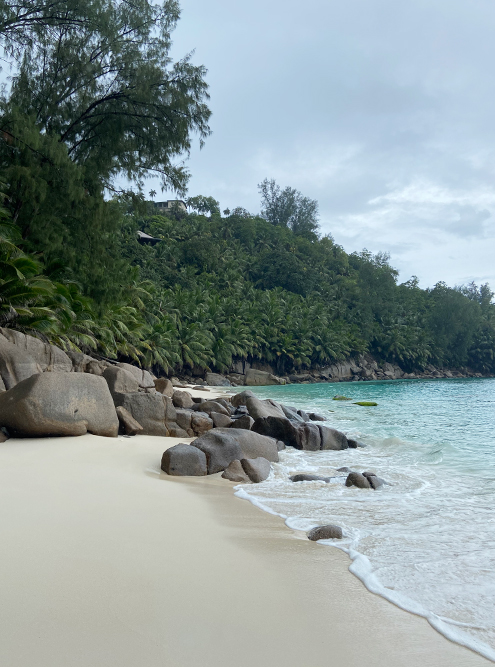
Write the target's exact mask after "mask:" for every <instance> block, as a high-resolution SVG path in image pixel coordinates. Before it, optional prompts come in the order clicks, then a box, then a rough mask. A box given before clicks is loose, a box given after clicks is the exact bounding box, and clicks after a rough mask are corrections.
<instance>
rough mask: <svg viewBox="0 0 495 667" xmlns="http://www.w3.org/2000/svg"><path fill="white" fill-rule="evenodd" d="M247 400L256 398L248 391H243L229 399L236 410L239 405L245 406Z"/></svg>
mask: <svg viewBox="0 0 495 667" xmlns="http://www.w3.org/2000/svg"><path fill="white" fill-rule="evenodd" d="M248 398H256V397H255V395H254V394H253V392H252V391H251V390H249V389H246V390H245V391H240V392H239V393H238V394H234V395H233V396H232V399H231V403H232V405H233V406H234V407H235V408H238V407H239V405H246V401H247V399H248Z"/></svg>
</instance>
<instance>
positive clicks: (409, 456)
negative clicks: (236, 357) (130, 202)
mask: <svg viewBox="0 0 495 667" xmlns="http://www.w3.org/2000/svg"><path fill="white" fill-rule="evenodd" d="M251 389H252V390H253V391H254V392H255V393H256V395H258V396H259V397H260V398H273V399H274V400H277V401H280V402H281V403H284V404H286V405H292V406H295V407H297V408H302V409H304V410H306V411H314V412H318V413H321V414H322V415H324V416H325V417H326V418H327V420H328V421H326V422H325V425H327V426H331V427H333V428H336V429H339V430H341V431H343V432H344V433H346V435H348V436H349V437H352V438H354V439H357V440H358V441H360V442H362V443H363V444H365V445H366V447H365V448H359V449H348V450H344V451H338V452H334V451H324V452H302V451H298V450H295V449H293V448H291V447H288V448H287V449H286V450H284V451H282V452H280V463H277V464H272V468H273V470H272V473H271V475H270V477H269V478H268V480H266V481H265V482H263V483H261V484H256V485H254V484H253V485H240V486H237V487H236V489H235V492H236V494H237V495H238V496H240V497H242V498H245V499H246V500H250V501H251V502H253V503H254V504H256V505H258V506H259V507H260V508H261V509H264V510H265V511H268V512H271V513H276V514H279V515H280V516H282V517H283V518H284V519H285V521H286V524H287V526H288V527H289V528H291V529H293V530H303V531H307V530H309V529H310V528H312V527H314V526H316V525H321V524H326V523H333V524H338V525H340V526H341V527H342V529H343V531H344V539H343V540H327V541H321V542H320V543H319V544H321V545H322V546H327V547H334V548H335V547H337V548H340V549H343V550H344V551H346V552H347V553H348V554H349V556H350V558H351V565H350V568H349V569H350V570H351V572H352V573H353V574H355V575H356V576H357V577H359V578H360V579H361V580H362V581H363V583H364V584H365V586H366V587H367V588H368V589H369V590H370V591H372V592H373V593H377V594H378V595H382V596H383V597H385V598H387V599H388V600H390V601H391V602H393V603H394V604H396V605H398V606H400V607H402V608H403V609H406V610H408V611H411V612H413V613H416V614H419V615H421V616H424V617H425V618H427V619H428V621H429V622H430V623H431V625H432V626H433V627H435V628H436V629H437V630H438V631H439V632H441V633H442V634H444V635H445V636H446V637H448V638H449V639H451V640H453V641H456V642H458V643H460V644H463V645H465V646H468V647H469V648H471V649H473V650H475V651H477V652H478V653H480V654H482V655H484V656H485V657H487V658H489V659H491V660H493V661H495V379H493V378H488V379H487V378H484V379H454V380H398V381H386V382H352V383H344V382H339V383H324V384H308V385H288V386H274V387H259V388H251ZM337 394H338V395H345V396H348V397H350V398H352V401H334V400H332V398H333V396H335V395H337ZM353 401H376V402H377V403H378V405H377V406H376V407H361V406H358V405H354V404H353ZM343 466H347V467H349V468H351V469H352V470H356V471H358V472H363V471H365V470H368V471H372V472H375V473H376V474H377V475H378V476H379V477H381V478H382V479H384V480H385V481H386V482H388V484H387V485H385V486H383V487H382V488H381V489H379V490H377V491H372V490H365V489H357V488H355V487H352V488H348V487H346V486H345V485H344V482H345V479H346V474H345V473H339V472H337V468H340V467H343ZM298 472H308V473H313V474H320V475H325V476H330V477H332V480H331V483H329V484H326V483H324V482H298V483H294V482H291V481H290V479H289V476H290V475H293V474H294V473H298Z"/></svg>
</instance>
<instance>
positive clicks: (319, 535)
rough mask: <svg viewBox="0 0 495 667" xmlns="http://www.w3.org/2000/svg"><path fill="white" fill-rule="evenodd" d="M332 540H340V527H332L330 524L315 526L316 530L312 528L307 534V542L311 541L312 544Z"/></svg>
mask: <svg viewBox="0 0 495 667" xmlns="http://www.w3.org/2000/svg"><path fill="white" fill-rule="evenodd" d="M332 539H333V540H341V539H342V528H341V527H340V526H333V525H332V524H327V525H326V526H317V527H316V528H312V529H311V530H310V531H309V533H308V540H312V541H313V542H317V541H318V540H332Z"/></svg>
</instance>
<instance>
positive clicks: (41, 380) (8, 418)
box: [0, 373, 119, 437]
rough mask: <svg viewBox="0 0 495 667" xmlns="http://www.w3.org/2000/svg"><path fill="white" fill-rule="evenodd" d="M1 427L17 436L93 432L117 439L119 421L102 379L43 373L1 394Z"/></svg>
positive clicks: (85, 375) (70, 374) (81, 375)
mask: <svg viewBox="0 0 495 667" xmlns="http://www.w3.org/2000/svg"><path fill="white" fill-rule="evenodd" d="M0 426H5V427H6V428H7V430H8V431H9V433H10V434H11V435H14V436H18V437H44V436H71V435H83V434H84V433H87V432H89V433H93V434H94V435H102V436H109V437H116V436H117V434H118V430H119V420H118V418H117V413H116V412H115V407H114V405H113V401H112V396H111V394H110V391H109V389H108V385H107V383H106V382H105V380H104V379H103V378H99V377H96V376H91V375H87V374H83V373H42V374H38V375H32V376H31V377H29V378H27V379H26V380H22V382H19V383H18V384H16V386H15V387H13V388H12V389H10V390H9V391H6V392H4V393H3V394H0Z"/></svg>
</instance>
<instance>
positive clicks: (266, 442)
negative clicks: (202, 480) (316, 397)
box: [194, 428, 278, 474]
mask: <svg viewBox="0 0 495 667" xmlns="http://www.w3.org/2000/svg"><path fill="white" fill-rule="evenodd" d="M194 446H195V447H198V448H199V449H201V450H202V451H203V452H204V453H205V454H206V458H207V461H208V474H213V473H215V472H219V471H220V470H225V468H226V467H227V466H228V465H229V464H230V463H231V462H232V461H235V459H239V460H241V459H244V458H248V459H255V458H258V457H259V456H262V457H263V458H265V459H267V460H269V461H278V450H277V443H276V441H275V440H273V439H272V438H267V437H265V436H262V435H259V434H257V433H253V432H252V431H247V430H245V429H236V428H216V429H213V430H211V431H208V433H205V434H204V435H202V436H200V437H199V438H197V439H196V440H194Z"/></svg>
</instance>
